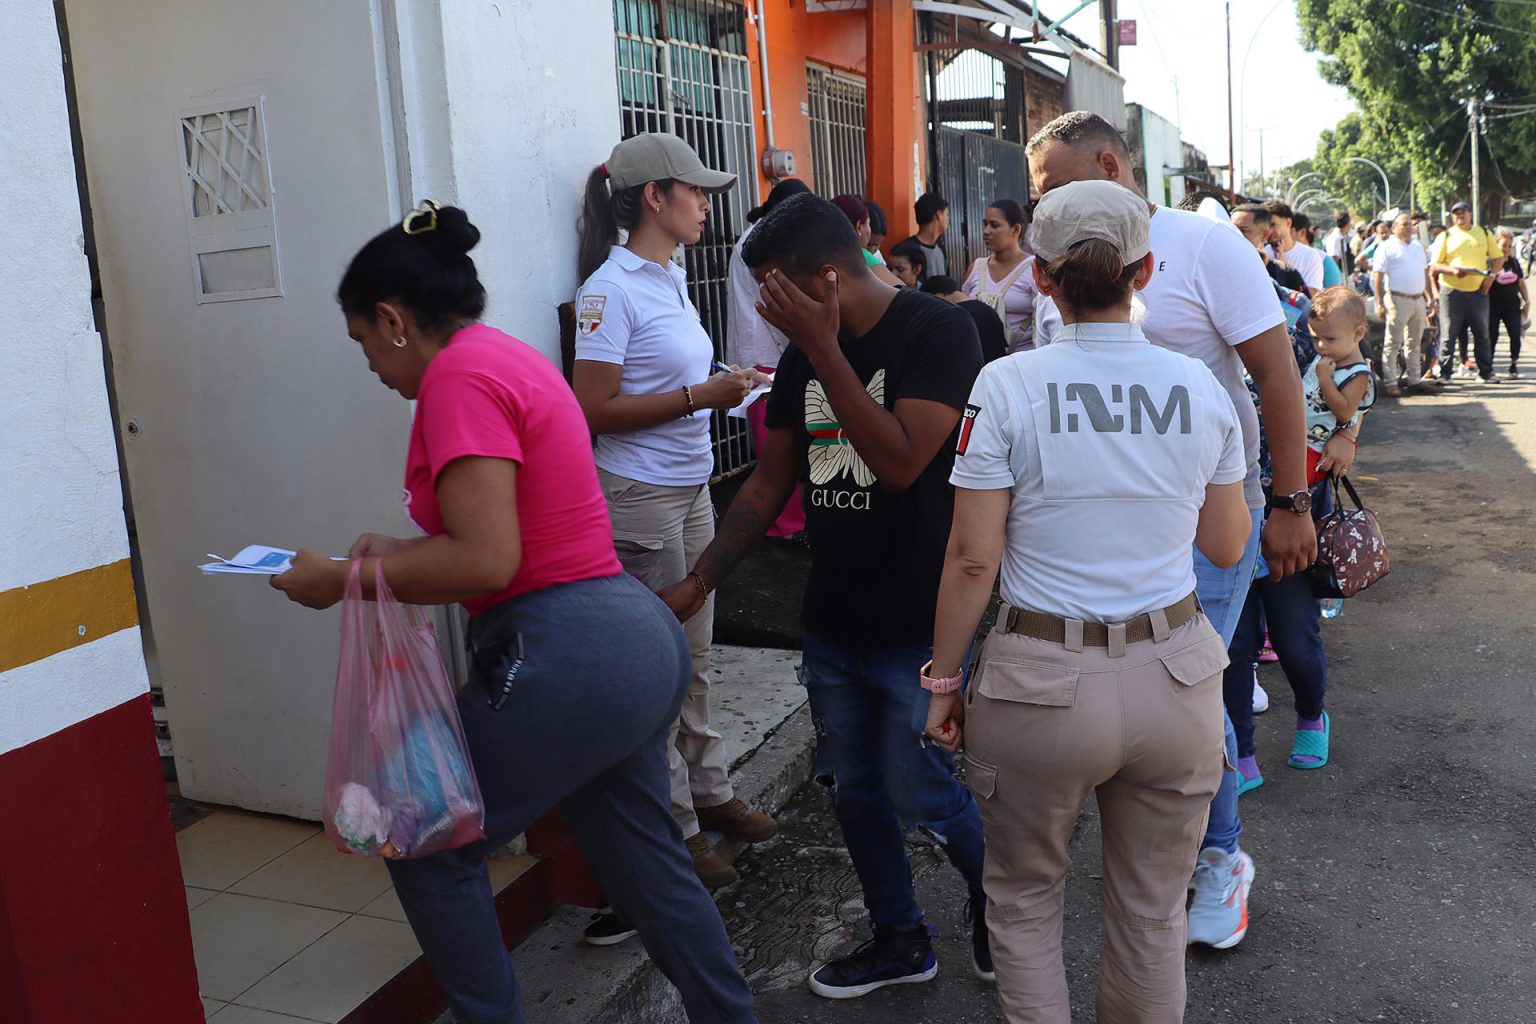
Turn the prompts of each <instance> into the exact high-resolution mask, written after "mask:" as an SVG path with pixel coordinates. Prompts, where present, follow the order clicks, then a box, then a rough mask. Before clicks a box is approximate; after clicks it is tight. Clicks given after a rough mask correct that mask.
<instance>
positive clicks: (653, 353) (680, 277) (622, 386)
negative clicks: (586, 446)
mask: <svg viewBox="0 0 1536 1024" xmlns="http://www.w3.org/2000/svg"><path fill="white" fill-rule="evenodd" d="M714 355H715V345H714V342H712V341H711V340H710V338H709V335H708V334H707V333H706V332H705V330H704V325H703V324H701V323H700V322H699V311H698V310H697V309H695V308H694V306H693V303H692V302H691V301H690V300H689V298H688V276H687V275H686V274H685V273H684V272H683V268H682V267H679V266H678V265H677V264H675V263H672V262H668V263H667V265H666V266H664V267H663V266H661V265H659V264H656V263H652V262H651V261H650V260H646V259H642V258H640V257H639V256H636V255H635V254H634V253H632V252H630V251H629V250H628V249H626V248H624V247H623V246H619V245H616V246H614V247H613V249H612V251H610V252H609V254H608V259H607V260H605V261H604V262H603V265H602V266H600V267H598V268H597V270H596V271H595V272H594V273H593V274H592V276H591V277H589V278H587V280H586V282H585V283H584V284H582V286H581V290H580V291H578V292H577V293H576V358H577V359H590V360H592V361H594V362H599V363H616V364H618V365H620V366H622V367H623V373H622V375H621V376H620V378H619V394H621V395H659V394H663V393H665V392H668V391H675V392H677V406H678V412H679V417H678V418H677V419H675V420H668V421H667V422H665V423H662V424H659V425H658V426H654V427H647V428H646V429H645V430H632V431H628V432H625V433H620V434H599V435H598V436H597V446H596V448H595V450H594V452H593V455H594V457H595V458H596V461H597V464H598V466H599V467H600V468H602V469H606V470H607V471H608V472H610V473H615V474H617V475H619V476H622V477H628V478H629V479H631V480H639V481H641V482H642V483H648V484H659V485H661V486H663V487H688V486H693V485H696V484H703V483H708V482H709V476H710V473H711V472H712V470H713V468H714V461H713V458H712V456H711V453H710V450H709V413H708V412H707V411H703V410H701V411H700V412H698V413H696V414H695V415H693V416H682V415H681V413H682V411H683V409H684V408H685V405H684V402H683V385H684V384H697V383H699V382H700V381H702V380H705V379H707V378H708V377H709V376H710V373H709V369H710V363H711V362H712V361H713V360H714Z"/></svg>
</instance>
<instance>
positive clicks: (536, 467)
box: [273, 203, 755, 1024]
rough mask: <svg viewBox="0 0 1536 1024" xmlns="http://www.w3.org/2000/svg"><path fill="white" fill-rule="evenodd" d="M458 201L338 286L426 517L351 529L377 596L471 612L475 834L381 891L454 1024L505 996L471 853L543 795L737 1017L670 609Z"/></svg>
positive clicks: (480, 1016)
mask: <svg viewBox="0 0 1536 1024" xmlns="http://www.w3.org/2000/svg"><path fill="white" fill-rule="evenodd" d="M479 239H480V232H479V231H478V230H477V229H476V228H475V226H474V225H473V224H471V223H470V222H469V219H468V218H467V217H466V216H465V215H464V211H462V210H459V209H456V208H454V207H442V208H438V207H437V206H436V205H435V204H430V203H426V204H423V205H422V206H421V207H418V208H417V209H416V210H414V211H412V212H411V213H410V214H408V215H407V216H406V218H405V220H404V222H403V223H402V224H401V225H400V226H399V227H395V228H391V229H390V230H388V231H385V232H383V233H382V234H380V235H378V236H377V237H375V238H374V239H373V240H372V241H370V242H369V243H368V244H367V245H365V246H363V248H362V249H361V250H360V251H359V252H358V254H357V255H356V256H355V257H354V258H353V260H352V264H351V265H350V266H349V267H348V268H347V272H346V275H345V276H344V277H343V278H342V281H341V286H340V288H339V289H338V292H337V298H338V299H339V300H340V303H341V307H342V311H343V312H344V313H345V314H346V322H347V333H348V334H349V335H350V336H351V337H352V340H353V341H355V342H357V343H358V344H359V345H360V346H361V347H362V352H363V355H364V357H365V358H366V359H367V361H368V368H369V369H370V370H372V371H373V372H374V374H375V375H377V376H378V378H379V380H380V381H382V382H383V383H384V385H385V386H386V387H388V388H390V389H391V390H393V391H396V392H398V393H399V394H400V395H401V396H402V397H404V398H407V399H414V400H415V401H416V403H417V406H416V418H415V422H414V423H413V424H412V427H411V440H410V450H409V452H408V454H407V457H406V468H405V495H406V505H407V511H408V512H409V514H410V516H411V518H412V519H413V520H414V521H415V522H416V525H417V526H419V527H420V528H421V529H422V531H423V533H424V534H425V536H421V537H413V538H408V539H400V538H394V537H384V536H380V535H378V534H371V533H369V534H364V535H363V536H361V537H359V538H358V540H357V543H355V544H354V545H353V546H352V550H351V552H350V553H349V557H350V558H353V559H362V560H363V566H362V574H361V575H362V579H363V589H364V595H365V596H367V597H372V591H373V586H372V580H373V574H374V565H373V564H372V563H374V562H375V560H377V561H378V562H379V563H380V565H381V568H382V570H383V573H384V576H385V578H386V579H388V581H389V586H390V589H391V590H392V591H393V592H394V594H395V596H396V597H397V598H398V599H399V600H401V601H405V602H408V603H411V604H443V603H447V602H451V601H457V602H460V603H462V604H463V605H464V607H465V608H466V609H467V610H468V611H469V613H470V624H469V649H470V650H469V653H470V656H471V663H472V670H471V678H470V681H469V683H468V684H467V685H465V686H464V688H463V689H462V690H460V691H459V696H458V706H459V713H460V715H461V717H462V718H463V721H464V734H465V737H466V739H467V740H468V743H469V752H470V758H471V760H472V761H473V762H474V767H475V774H476V776H477V778H478V779H479V782H480V787H481V791H482V793H483V795H484V797H485V805H486V814H485V831H486V835H487V836H488V839H487V840H486V841H483V842H478V843H472V844H470V845H468V846H464V847H460V848H458V849H452V850H445V851H443V852H441V853H437V854H434V855H432V856H430V857H424V858H421V859H419V860H390V861H389V862H388V864H389V869H390V874H391V876H392V877H393V880H394V884H395V891H396V893H397V894H398V895H399V897H400V902H401V904H402V905H403V906H404V908H405V912H406V917H407V918H408V919H409V920H410V922H411V927H412V928H413V929H414V931H415V933H416V938H417V940H418V941H419V942H420V943H421V948H422V950H423V951H424V952H425V953H426V955H427V959H428V960H429V961H430V962H431V964H432V967H433V969H434V970H435V971H436V972H437V976H438V979H439V981H441V983H442V986H443V988H444V990H445V991H446V992H447V993H448V998H449V1002H450V1004H451V1005H452V1008H453V1011H454V1014H455V1015H456V1018H457V1019H458V1020H459V1021H460V1022H461V1024H472V1022H473V1024H480V1022H485V1024H489V1022H493V1021H494V1022H497V1024H500V1022H505V1021H514V1022H521V1021H522V1020H523V1019H524V1018H523V1013H522V1007H521V999H520V996H519V990H518V985H517V979H516V977H515V976H514V974H513V971H512V961H511V958H510V957H509V956H508V955H507V950H506V947H505V946H504V945H503V944H502V940H501V928H500V925H499V924H498V922H497V918H496V910H495V907H494V905H493V903H492V898H491V890H490V886H489V883H488V881H487V875H486V866H485V862H486V857H487V856H488V855H489V854H490V853H491V852H492V851H494V850H497V849H499V848H500V847H502V846H503V845H505V844H506V843H508V842H510V841H511V840H512V839H513V838H515V837H516V836H517V835H519V834H520V833H522V832H523V831H525V830H526V829H527V828H528V826H530V825H532V824H533V823H534V822H535V821H536V820H537V819H538V818H539V817H540V816H542V815H543V814H544V813H545V812H546V811H548V810H549V809H550V808H551V807H553V806H555V805H557V804H558V805H559V807H560V808H561V810H562V811H563V812H564V813H565V816H566V818H567V820H568V821H569V822H570V824H571V827H572V828H573V829H574V830H575V832H576V834H577V836H578V838H579V839H580V840H581V847H582V852H583V853H584V854H585V856H586V857H587V860H588V862H589V863H590V865H591V867H592V870H593V872H594V874H595V875H596V876H597V878H598V880H599V881H600V882H601V883H602V885H603V887H604V890H605V891H606V892H607V893H608V895H609V897H610V899H611V900H612V902H613V904H614V906H615V907H616V908H619V909H620V910H621V911H622V912H623V913H624V914H626V915H627V916H628V917H629V919H630V920H631V921H633V922H634V923H635V926H636V927H637V928H638V930H639V931H640V934H641V937H642V939H643V940H644V942H645V945H646V948H647V950H648V951H649V952H650V954H651V957H652V959H653V960H655V961H656V962H657V964H658V965H659V966H660V967H661V969H662V971H663V972H665V973H666V975H667V976H668V977H669V978H670V979H671V980H672V981H673V983H674V984H676V985H677V987H678V989H679V990H680V991H681V993H682V996H683V1002H684V1005H685V1006H686V1008H687V1010H688V1016H689V1019H690V1020H692V1021H695V1022H700V1021H709V1022H717V1021H719V1022H726V1021H729V1022H737V1021H740V1022H747V1021H753V1020H755V1017H754V1016H753V1012H752V993H751V991H750V990H749V989H748V988H747V985H746V982H745V980H744V979H743V978H742V975H741V971H740V969H739V968H738V967H737V965H736V961H735V958H734V956H733V955H732V952H731V945H730V940H729V939H728V937H727V936H726V933H725V927H724V925H723V924H722V923H721V921H720V915H719V912H718V911H717V910H716V909H715V905H714V902H713V901H712V900H711V899H710V898H709V894H708V893H707V892H706V891H705V889H704V886H703V885H702V884H701V883H700V881H699V879H698V878H697V876H696V875H695V874H694V872H693V862H692V858H691V857H690V856H689V854H688V851H687V850H686V848H685V847H684V846H683V838H682V833H681V831H680V830H679V828H678V825H677V822H676V821H675V820H674V819H673V817H672V814H671V810H670V805H671V800H670V795H669V788H670V787H669V782H668V767H667V757H668V754H667V748H668V739H669V735H670V730H671V725H672V723H673V722H674V721H675V720H676V718H677V714H678V708H679V707H680V705H681V703H682V699H683V695H684V693H685V691H686V690H687V686H688V680H689V676H690V674H691V673H690V658H689V652H688V647H687V645H686V643H685V642H684V640H683V633H682V630H681V628H680V627H679V626H678V623H677V619H676V618H675V617H674V616H673V615H672V613H671V612H670V611H668V610H667V607H666V606H665V605H664V604H662V603H661V602H660V601H659V600H658V599H657V598H656V597H655V595H653V594H652V593H651V592H650V591H649V590H647V589H646V588H645V587H644V586H643V585H642V584H640V583H639V582H638V581H637V580H635V579H634V578H633V577H631V576H629V575H627V574H625V573H624V572H623V571H622V569H621V568H620V565H619V560H618V558H617V557H616V556H615V555H614V548H613V531H612V527H611V526H610V524H609V517H608V508H607V504H606V503H605V502H604V500H603V494H602V491H601V490H600V489H599V487H598V480H597V470H596V467H595V466H594V465H593V461H592V447H591V440H590V436H589V434H588V432H587V424H586V420H585V418H584V417H583V415H582V412H581V408H580V406H578V405H577V403H576V398H575V396H574V395H573V394H572V393H571V390H570V388H569V387H568V386H567V385H566V383H565V380H564V379H563V378H562V377H561V376H560V373H559V371H558V370H557V369H556V368H555V366H554V365H553V364H552V363H551V362H550V361H549V360H548V359H546V358H545V357H544V356H543V355H541V354H540V353H539V352H537V351H535V350H534V349H532V348H530V347H529V346H527V345H525V344H523V343H522V342H521V341H518V340H517V339H516V338H512V337H510V336H508V335H506V334H503V333H502V332H500V331H498V330H496V329H495V328H492V327H487V326H486V325H484V324H481V323H478V322H477V321H478V318H479V316H480V314H481V312H482V311H483V310H484V308H485V290H484V288H482V287H481V285H480V281H479V277H478V276H477V274H476V271H475V264H474V261H473V260H471V259H470V257H469V250H470V249H472V248H474V246H475V244H476V242H478V241H479ZM347 573H348V564H347V563H346V562H334V561H332V560H330V559H329V558H326V557H325V556H323V555H321V554H318V553H317V552H314V551H308V550H306V551H300V552H299V553H298V555H297V556H296V557H295V558H294V564H293V568H292V569H291V570H290V571H288V572H286V573H284V574H283V575H281V576H278V577H275V578H274V579H273V586H275V587H277V588H278V589H279V590H282V591H283V592H285V593H286V594H287V595H288V597H289V599H290V600H293V601H296V602H298V603H300V604H303V605H306V606H308V607H311V608H328V607H330V606H331V605H333V604H335V603H336V602H337V601H339V600H341V596H342V590H343V587H344V586H345V583H346V578H347Z"/></svg>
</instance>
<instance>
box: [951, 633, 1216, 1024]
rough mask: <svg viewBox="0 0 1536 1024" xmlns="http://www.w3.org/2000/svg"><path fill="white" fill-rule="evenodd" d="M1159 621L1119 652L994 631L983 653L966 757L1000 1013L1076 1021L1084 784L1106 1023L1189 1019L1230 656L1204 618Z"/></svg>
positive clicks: (1038, 1023)
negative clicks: (1077, 834) (1099, 873)
mask: <svg viewBox="0 0 1536 1024" xmlns="http://www.w3.org/2000/svg"><path fill="white" fill-rule="evenodd" d="M1004 614H1006V609H1005V612H1004ZM1154 617H1155V618H1156V621H1157V625H1156V626H1155V627H1154V628H1155V629H1156V637H1155V638H1154V639H1152V640H1146V641H1142V642H1139V643H1135V644H1130V645H1124V644H1122V645H1121V646H1120V648H1119V649H1118V650H1115V649H1107V648H1103V647H1088V648H1086V649H1080V650H1076V651H1074V650H1069V649H1067V647H1066V646H1064V645H1062V644H1056V643H1050V642H1048V641H1045V640H1036V639H1034V638H1031V637H1024V636H1019V635H1016V634H1008V633H1003V632H1000V631H998V630H993V632H992V634H991V635H990V636H989V637H988V638H987V641H986V644H985V646H984V647H983V649H982V654H981V665H980V668H979V669H978V670H977V674H976V678H975V680H974V682H973V684H972V686H971V687H970V689H969V691H968V695H967V698H966V699H967V701H968V711H967V717H966V724H965V767H966V779H967V782H968V784H969V785H970V787H971V792H973V793H974V794H975V795H976V802H977V804H978V805H979V806H980V808H981V819H982V825H983V827H984V829H985V832H986V843H987V865H986V874H985V888H986V892H987V928H988V931H989V933H990V935H991V940H992V958H993V961H994V963H995V964H996V967H997V994H998V998H999V1000H1000V1001H1001V1002H1002V1006H1003V1014H1004V1017H1005V1019H1006V1020H1007V1021H1008V1024H1070V1021H1071V1014H1070V1012H1069V1010H1068V1007H1067V979H1066V971H1065V969H1064V968H1063V966H1062V959H1061V928H1062V898H1063V895H1064V892H1065V889H1066V877H1067V869H1068V866H1069V863H1070V862H1069V857H1068V854H1067V843H1068V841H1069V840H1070V839H1071V837H1072V831H1073V828H1074V826H1075V825H1076V823H1077V818H1078V813H1079V811H1080V810H1081V808H1082V805H1083V802H1084V801H1085V800H1086V799H1087V798H1088V795H1089V793H1096V794H1097V796H1098V804H1099V817H1100V820H1101V822H1102V827H1103V857H1104V886H1103V888H1104V949H1103V953H1102V956H1101V960H1100V965H1099V989H1098V1021H1099V1024H1178V1022H1179V1021H1181V1020H1183V1016H1184V998H1185V989H1184V946H1185V932H1186V922H1185V916H1184V914H1185V910H1184V906H1185V899H1186V893H1187V886H1188V884H1189V877H1190V875H1191V873H1193V871H1194V868H1195V858H1196V855H1197V854H1198V853H1199V846H1200V840H1201V836H1202V834H1203V833H1204V831H1205V823H1206V814H1207V810H1208V807H1209V805H1210V802H1211V797H1212V796H1213V795H1215V793H1216V789H1217V786H1218V785H1219V784H1220V782H1221V777H1222V772H1223V764H1224V760H1223V756H1222V700H1221V670H1222V668H1223V667H1224V666H1225V665H1226V663H1227V654H1226V650H1225V647H1224V645H1223V644H1222V642H1221V637H1220V636H1219V635H1218V634H1217V633H1216V631H1215V630H1214V629H1212V628H1211V624H1210V622H1209V621H1207V620H1206V618H1205V616H1204V615H1199V616H1196V617H1195V618H1194V619H1192V620H1191V621H1189V622H1186V623H1185V624H1184V625H1182V626H1180V627H1179V628H1178V629H1176V630H1174V631H1172V632H1171V633H1170V632H1169V631H1168V629H1167V628H1166V621H1167V620H1166V619H1165V618H1163V617H1162V613H1161V612H1156V613H1154ZM999 618H1002V615H999ZM1122 636H1123V635H1122ZM1112 639H1113V638H1112ZM1077 646H1079V647H1081V645H1080V644H1079V645H1077ZM1116 655H1118V656H1116Z"/></svg>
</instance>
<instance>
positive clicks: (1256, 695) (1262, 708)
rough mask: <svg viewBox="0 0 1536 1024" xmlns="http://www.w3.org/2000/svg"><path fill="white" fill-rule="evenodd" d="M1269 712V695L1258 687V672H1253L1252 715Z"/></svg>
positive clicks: (1262, 688) (1255, 670)
mask: <svg viewBox="0 0 1536 1024" xmlns="http://www.w3.org/2000/svg"><path fill="white" fill-rule="evenodd" d="M1268 710H1269V694H1268V693H1267V692H1266V691H1265V689H1264V687H1262V686H1260V685H1259V670H1258V669H1254V670H1253V713H1254V714H1256V715H1262V714H1263V713H1264V712H1266V711H1268Z"/></svg>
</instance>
